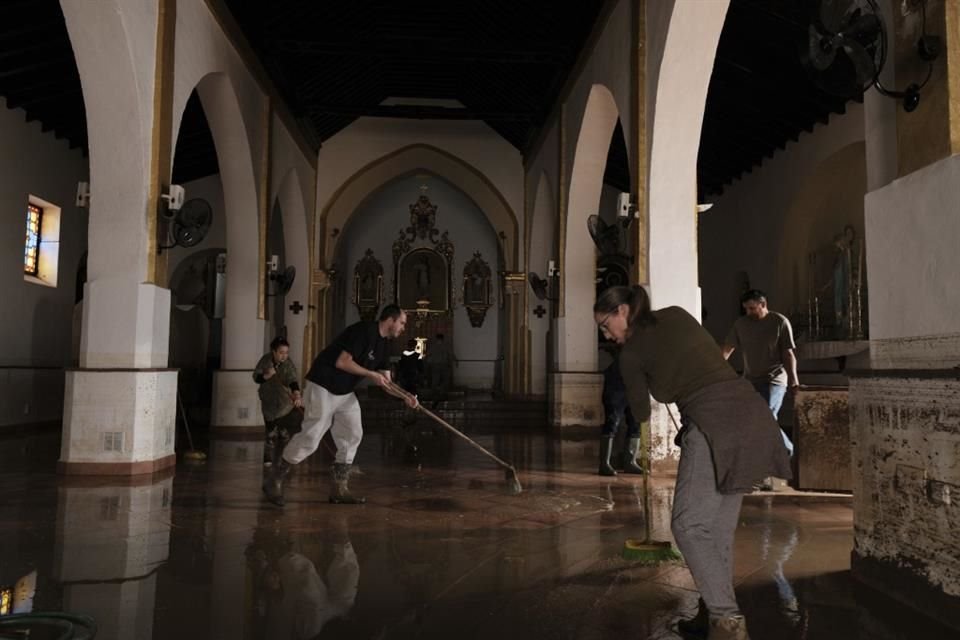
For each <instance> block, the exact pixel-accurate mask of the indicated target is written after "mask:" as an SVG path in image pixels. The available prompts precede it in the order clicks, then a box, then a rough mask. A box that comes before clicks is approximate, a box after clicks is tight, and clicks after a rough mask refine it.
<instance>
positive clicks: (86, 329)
mask: <svg viewBox="0 0 960 640" xmlns="http://www.w3.org/2000/svg"><path fill="white" fill-rule="evenodd" d="M61 5H62V7H63V13H64V18H65V21H66V25H67V30H68V32H69V34H70V39H71V42H72V44H73V49H74V54H75V56H76V61H77V68H78V70H79V72H80V79H81V83H82V86H83V92H84V102H85V107H86V113H87V129H88V133H89V140H90V176H91V200H90V222H89V258H88V263H87V269H88V281H87V285H86V290H85V295H84V305H83V328H82V333H81V340H80V362H79V364H80V366H79V368H78V369H74V370H71V371H68V372H67V376H66V391H65V402H64V416H63V422H64V433H63V445H62V451H61V461H60V462H61V470H62V471H64V472H66V473H96V474H134V473H142V472H149V471H153V470H156V469H159V468H163V467H165V466H169V465H172V464H173V463H174V462H175V457H174V453H173V451H174V449H173V443H174V427H175V415H176V414H175V407H176V389H177V373H176V371H173V370H170V369H167V368H166V367H167V352H168V342H169V330H170V327H169V325H170V292H169V291H168V290H167V289H164V288H162V287H159V286H157V285H156V284H155V282H156V273H157V262H156V224H157V210H158V206H161V202H162V201H161V200H160V199H159V195H160V193H161V191H162V189H163V185H162V183H161V180H160V174H161V172H162V171H163V167H164V164H163V158H165V157H168V156H169V149H170V135H169V134H170V128H169V111H170V103H171V93H170V92H171V84H172V65H170V64H167V63H168V62H169V57H170V56H169V55H168V54H169V53H170V52H171V51H172V48H171V47H172V40H173V28H172V26H171V22H172V20H175V16H172V13H171V12H172V11H174V10H175V3H173V2H170V1H167V0H164V1H162V2H160V3H135V4H130V3H124V2H118V1H117V0H106V1H104V2H96V3H93V4H91V3H88V2H85V1H83V0H63V2H62V3H61ZM158 7H159V10H158ZM168 166H169V165H167V167H168ZM164 179H165V180H166V179H167V178H166V177H165V178H164Z"/></svg>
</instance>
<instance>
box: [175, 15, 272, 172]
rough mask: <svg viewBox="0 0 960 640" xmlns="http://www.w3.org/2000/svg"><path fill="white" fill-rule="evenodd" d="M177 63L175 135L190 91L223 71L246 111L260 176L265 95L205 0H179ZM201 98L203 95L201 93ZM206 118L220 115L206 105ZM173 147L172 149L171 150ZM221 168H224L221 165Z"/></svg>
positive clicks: (176, 45) (250, 140)
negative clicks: (207, 77)
mask: <svg viewBox="0 0 960 640" xmlns="http://www.w3.org/2000/svg"><path fill="white" fill-rule="evenodd" d="M174 47H175V50H174V53H175V56H174V57H175V62H174V89H173V134H174V138H176V134H177V131H179V129H180V120H181V118H183V110H184V108H185V107H186V106H187V99H188V98H189V97H190V93H191V92H192V91H193V90H194V89H195V88H196V87H197V85H198V84H199V83H200V81H201V80H202V79H203V78H204V77H205V76H207V75H208V74H210V73H216V72H220V73H224V74H226V75H227V77H229V78H230V82H231V84H232V86H233V89H234V91H235V93H236V97H237V103H238V104H239V107H240V111H241V113H242V114H243V125H244V128H245V133H246V136H247V138H248V140H249V143H250V149H249V153H250V157H251V158H252V159H253V167H254V172H255V175H256V177H257V178H258V179H259V177H260V165H259V162H258V160H259V158H260V157H261V156H262V151H263V145H264V144H265V142H266V128H265V126H264V124H265V120H264V108H265V106H266V96H265V94H264V93H263V92H262V91H261V89H260V86H259V85H258V83H257V81H256V79H255V78H254V77H253V74H251V73H250V72H249V70H248V69H247V67H246V64H245V63H244V61H243V59H242V58H241V57H240V55H239V54H238V53H237V51H236V49H235V48H234V47H233V45H232V44H231V43H230V40H229V39H228V38H227V36H226V34H224V33H223V30H222V29H221V28H220V25H219V24H217V21H216V19H215V18H214V17H213V15H212V14H211V13H210V10H209V9H208V8H207V4H206V2H204V0H178V1H177V25H176V41H175V45H174ZM201 99H202V96H201ZM204 111H205V112H206V115H207V120H208V121H210V123H211V126H212V125H213V119H214V118H216V117H218V116H217V114H214V113H210V111H209V107H208V105H207V104H206V103H205V104H204ZM172 152H173V149H171V153H172ZM221 170H222V168H221Z"/></svg>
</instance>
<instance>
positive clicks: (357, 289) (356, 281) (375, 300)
mask: <svg viewBox="0 0 960 640" xmlns="http://www.w3.org/2000/svg"><path fill="white" fill-rule="evenodd" d="M353 288H354V291H353V303H354V304H355V305H356V306H357V311H359V313H360V318H361V319H362V320H366V321H370V320H375V319H376V315H377V310H378V309H379V308H380V303H381V302H383V265H382V264H380V261H379V260H377V259H376V257H374V255H373V250H372V249H367V251H366V253H365V254H364V256H363V258H362V259H361V260H359V261H358V262H357V266H356V267H355V268H354V270H353Z"/></svg>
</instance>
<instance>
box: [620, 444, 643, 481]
mask: <svg viewBox="0 0 960 640" xmlns="http://www.w3.org/2000/svg"><path fill="white" fill-rule="evenodd" d="M639 452H640V438H630V440H628V441H627V450H626V451H624V452H623V472H624V473H634V474H643V467H641V466H640V465H638V464H637V454H638V453H639Z"/></svg>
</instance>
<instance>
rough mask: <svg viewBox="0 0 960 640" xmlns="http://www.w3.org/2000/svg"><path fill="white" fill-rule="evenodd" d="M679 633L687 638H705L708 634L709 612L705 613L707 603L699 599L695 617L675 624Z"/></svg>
mask: <svg viewBox="0 0 960 640" xmlns="http://www.w3.org/2000/svg"><path fill="white" fill-rule="evenodd" d="M677 628H678V629H679V630H680V633H681V634H682V635H683V636H684V637H687V638H706V637H707V634H708V633H709V632H710V612H709V611H707V603H706V602H704V601H703V598H700V606H699V607H698V608H697V615H695V616H694V617H692V618H690V619H689V620H681V621H680V622H678V623H677Z"/></svg>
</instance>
